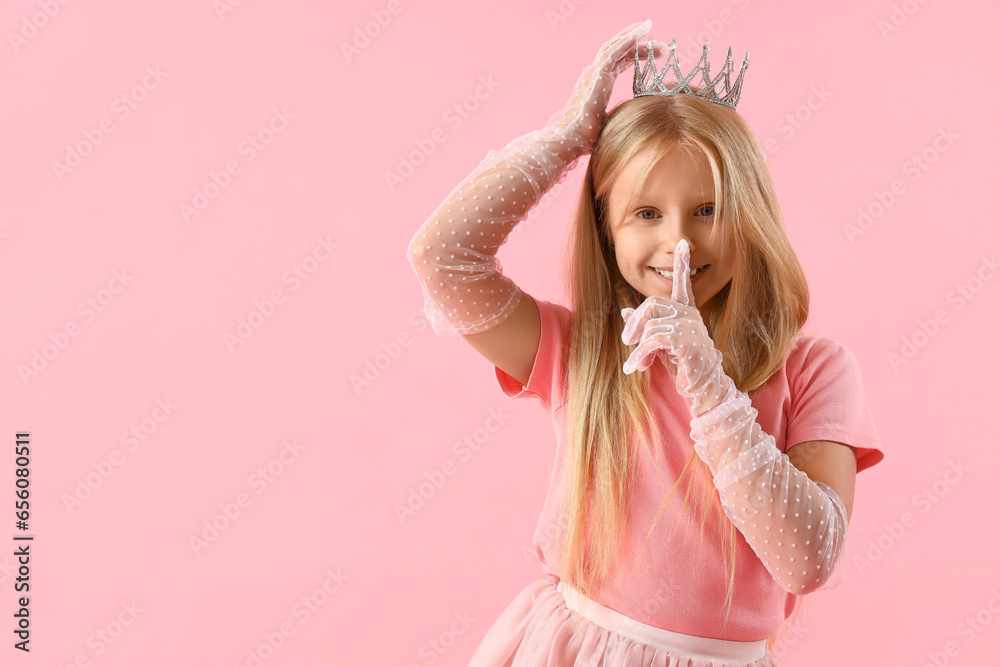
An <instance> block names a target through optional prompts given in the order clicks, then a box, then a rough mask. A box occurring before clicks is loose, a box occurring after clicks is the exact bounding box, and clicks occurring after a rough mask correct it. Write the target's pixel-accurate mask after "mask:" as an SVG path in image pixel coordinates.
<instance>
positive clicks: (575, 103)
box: [548, 19, 667, 153]
mask: <svg viewBox="0 0 1000 667" xmlns="http://www.w3.org/2000/svg"><path fill="white" fill-rule="evenodd" d="M652 27H653V21H652V19H646V20H645V21H643V22H642V23H634V24H632V25H630V26H629V27H627V28H625V29H624V30H622V31H621V32H619V33H618V34H617V35H615V36H614V37H612V38H611V39H610V40H609V41H608V42H607V43H606V44H605V45H604V46H602V47H601V50H600V51H599V52H598V54H597V57H596V58H595V59H594V62H593V64H591V65H590V66H588V67H587V68H586V69H584V70H583V73H582V74H581V75H580V79H579V80H578V81H577V83H576V88H575V89H574V90H573V96H572V97H571V98H570V101H569V103H568V104H567V105H566V107H565V108H563V109H562V110H560V111H558V112H557V113H555V114H553V116H552V117H551V118H550V119H549V122H548V125H549V126H550V127H555V128H557V129H560V130H565V131H566V132H567V133H568V134H569V133H571V135H575V136H572V138H573V139H575V140H578V141H579V143H580V144H581V146H583V145H584V144H585V145H586V146H585V147H586V149H587V151H586V152H588V153H589V152H590V149H591V148H593V145H594V142H595V141H597V135H598V134H599V133H600V131H601V125H602V124H603V123H604V118H605V113H606V112H607V108H608V100H609V99H610V98H611V91H612V89H613V88H614V84H615V80H616V79H617V78H618V75H619V74H621V73H622V72H623V71H624V70H625V69H627V68H628V67H629V66H632V65H633V63H634V53H633V50H634V48H635V45H636V42H638V41H639V40H640V39H641V38H642V37H644V36H645V35H646V34H648V33H649V31H650V29H651V28H652ZM666 52H667V44H666V43H664V42H654V43H653V57H654V58H659V57H661V56H663V55H664V54H665V53H666ZM648 53H649V45H648V43H641V44H639V58H640V59H642V60H644V59H645V58H646V57H647V56H648Z"/></svg>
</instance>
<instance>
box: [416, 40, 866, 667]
mask: <svg viewBox="0 0 1000 667" xmlns="http://www.w3.org/2000/svg"><path fill="white" fill-rule="evenodd" d="M651 27H652V22H651V21H646V22H644V23H641V24H635V25H632V26H629V27H628V28H626V29H625V30H623V31H621V32H620V33H618V34H617V35H616V36H615V37H614V38H612V39H611V40H610V41H609V42H608V43H607V44H605V45H604V47H602V49H601V50H600V52H599V54H598V56H597V59H596V60H595V62H594V63H593V64H592V65H591V66H590V67H588V68H586V69H585V70H584V71H583V74H582V75H581V77H580V80H579V81H578V83H577V87H576V89H575V91H574V95H573V97H572V99H571V100H570V102H569V104H568V105H567V106H566V107H565V108H564V109H562V110H561V111H559V112H558V113H556V114H555V115H553V116H552V118H551V119H550V120H549V122H548V123H547V124H546V126H545V128H544V129H543V130H541V131H537V132H531V133H529V134H527V135H525V136H523V137H520V138H518V139H515V140H514V141H513V142H511V143H510V144H508V145H507V146H506V147H505V148H504V149H503V150H502V151H500V152H499V153H498V152H496V151H491V152H490V153H489V155H488V156H487V158H486V160H484V161H483V163H482V164H480V165H479V167H477V168H476V169H475V170H474V171H473V173H472V174H471V175H470V176H469V178H468V179H466V180H465V181H464V182H463V183H461V184H459V186H458V187H457V188H456V189H455V190H454V191H453V192H452V193H451V195H450V196H449V197H448V198H447V199H446V200H445V202H444V203H443V204H442V205H441V206H440V207H439V208H438V209H437V210H436V211H435V212H434V214H433V215H431V217H430V218H429V219H428V220H427V222H426V223H424V225H423V226H422V227H421V228H420V230H419V231H418V232H417V233H416V235H415V236H414V237H413V240H412V241H411V243H410V246H409V249H408V258H409V260H410V262H411V263H412V265H413V268H414V269H415V271H416V273H417V275H418V276H419V277H420V280H421V282H422V285H423V293H424V305H425V312H426V314H427V317H428V319H429V321H430V322H431V324H432V326H433V328H434V330H435V332H436V333H437V334H438V335H441V336H444V335H454V334H461V335H462V336H463V337H464V338H465V340H467V341H468V342H469V343H470V344H471V345H472V346H473V347H474V348H475V349H476V350H478V351H479V352H480V353H481V354H482V355H483V356H484V357H486V358H487V359H488V360H489V361H491V362H492V363H493V364H494V365H495V367H496V368H495V372H496V377H497V380H498V382H499V383H500V386H501V388H502V390H503V391H504V393H505V394H506V395H508V396H511V397H523V396H531V397H533V398H535V399H538V400H539V402H540V403H541V405H542V406H543V407H544V409H545V410H546V411H547V412H548V413H549V414H550V416H551V418H552V423H553V426H554V428H555V431H556V435H557V445H556V465H555V468H554V470H553V474H552V478H551V483H550V486H549V491H548V496H547V498H546V501H545V505H544V508H543V510H542V516H541V518H540V519H539V524H538V529H537V531H536V533H535V540H534V546H535V553H536V554H537V555H538V557H539V559H540V560H541V562H542V565H543V571H544V573H545V577H544V578H542V579H540V580H538V581H536V582H534V583H532V584H530V585H529V586H527V587H526V588H525V589H524V590H523V591H522V592H521V593H520V594H519V595H518V596H517V597H516V598H515V599H514V600H513V602H511V603H510V605H509V606H508V607H507V609H506V610H505V611H504V612H503V613H502V614H501V615H500V617H499V619H497V620H496V622H495V623H494V624H493V626H492V627H491V628H490V630H489V631H488V632H487V634H486V637H485V638H484V639H483V641H482V643H481V645H480V646H479V649H478V650H477V652H476V653H475V655H474V657H473V658H472V662H471V663H470V664H472V665H476V666H500V665H506V666H524V667H536V666H540V665H551V666H555V665H581V664H583V665H592V666H594V667H597V666H598V665H614V666H625V665H630V666H631V665H644V666H647V665H648V666H651V665H658V666H666V667H719V666H720V665H726V666H737V665H739V666H748V667H749V666H752V667H775V666H776V665H777V662H776V661H775V657H774V655H773V654H772V652H771V650H772V648H773V646H774V640H775V637H776V636H777V632H778V630H779V629H780V628H781V626H782V625H783V623H785V621H786V619H788V618H789V616H790V615H791V614H792V611H793V610H794V609H795V608H796V606H797V605H796V603H797V601H798V600H799V599H800V598H801V597H802V596H805V595H807V594H809V593H812V592H814V591H816V590H820V589H824V588H830V587H833V586H835V585H837V583H839V578H837V579H836V580H835V579H834V578H833V577H832V575H833V574H834V571H835V570H836V569H837V567H838V565H839V566H840V569H841V572H842V570H843V565H842V563H841V562H840V561H841V559H840V557H841V554H842V553H843V550H844V540H845V537H846V531H847V526H848V521H849V519H850V516H851V512H852V506H853V500H854V484H855V477H856V475H857V473H858V472H860V471H861V470H864V469H866V468H869V467H871V466H873V465H875V464H876V463H878V462H879V461H881V460H882V458H883V456H884V453H883V452H882V449H881V448H880V444H879V439H878V435H877V432H876V430H875V425H874V423H873V421H872V417H871V414H870V411H869V408H868V404H867V401H866V400H865V397H864V393H863V388H862V379H861V373H860V367H859V364H858V361H857V358H856V357H855V355H854V354H853V352H851V351H850V349H848V348H847V347H845V346H844V345H842V344H840V343H838V342H836V341H833V340H831V339H829V338H823V337H817V336H811V335H806V334H803V333H802V332H801V328H802V326H803V324H804V323H805V321H806V318H807V316H808V312H809V294H808V288H807V285H806V281H805V277H804V275H803V272H802V268H801V266H800V265H799V262H798V260H797V259H796V257H795V253H794V251H793V249H792V247H791V245H790V243H789V241H788V238H787V236H786V234H785V231H784V228H783V226H782V223H781V218H780V214H779V208H778V204H777V200H776V197H775V194H774V190H773V188H772V184H771V179H770V175H769V173H768V170H767V166H766V163H765V159H764V155H763V154H762V153H761V150H760V147H759V145H758V143H757V141H756V139H755V138H754V136H753V134H752V132H751V130H750V128H749V126H748V125H747V124H746V122H745V121H744V120H743V118H742V117H741V116H740V115H739V114H738V113H737V112H736V104H737V103H738V101H739V94H740V89H741V87H742V82H743V75H744V72H745V70H746V68H747V66H748V60H745V61H744V64H743V68H742V69H741V71H740V73H739V76H738V77H737V78H736V80H735V82H732V81H730V78H729V73H730V70H731V65H730V62H729V58H727V60H726V66H727V67H726V68H724V71H723V72H722V74H720V75H719V76H718V77H716V79H715V80H714V81H713V80H711V76H710V73H709V68H708V65H707V50H708V45H707V44H706V47H705V52H704V54H703V56H702V61H701V62H700V63H699V66H698V68H696V69H697V70H698V71H700V72H701V74H702V82H703V85H701V86H700V87H694V86H690V85H689V81H690V80H691V78H692V77H693V75H694V74H695V70H692V72H691V74H690V75H689V76H687V77H682V76H681V73H680V71H679V69H678V68H677V65H676V54H675V42H672V43H671V44H670V45H669V58H668V60H667V63H668V65H670V68H671V71H672V72H673V74H674V78H675V79H677V81H676V85H673V84H674V83H675V82H671V85H669V86H668V85H667V84H664V83H663V80H662V79H663V74H665V73H666V70H667V65H664V68H663V70H661V71H660V72H659V73H657V71H656V67H655V59H656V58H657V57H659V56H662V55H665V54H667V52H668V46H667V45H666V44H664V43H662V42H652V41H650V42H649V43H648V44H640V43H639V40H640V38H642V37H643V36H644V35H646V34H647V33H648V32H649V30H650V28H651ZM643 59H645V60H646V66H645V67H644V68H643V70H642V72H640V69H639V63H640V61H641V60H643ZM631 64H634V66H635V79H634V83H633V93H634V98H633V99H630V100H626V101H625V102H623V103H621V104H620V105H618V106H617V107H616V108H615V109H614V110H613V111H612V112H611V113H610V114H607V115H606V113H607V112H606V110H607V104H608V99H609V97H610V95H611V91H612V86H613V84H614V82H615V79H616V77H617V76H618V74H619V73H621V72H622V71H623V70H624V69H625V68H626V67H628V66H629V65H631ZM650 74H651V75H650ZM723 75H724V76H725V79H724V85H723V83H722V82H723ZM588 154H589V155H590V159H589V164H588V165H587V173H586V178H585V183H584V186H583V189H582V192H581V195H580V200H579V205H578V208H577V211H576V215H575V220H574V228H573V234H572V244H571V249H570V255H569V257H568V261H569V264H568V268H569V271H568V284H569V293H570V300H571V307H570V308H567V307H564V306H562V305H559V304H555V303H551V302H548V301H545V300H541V299H535V298H534V297H530V296H528V295H526V294H524V293H523V291H522V290H521V289H520V288H518V286H517V285H515V284H514V282H513V281H511V280H510V278H508V277H506V276H505V275H503V273H502V271H501V266H500V263H499V261H498V260H497V259H496V253H497V250H498V249H499V247H500V246H501V245H502V244H503V243H504V242H505V241H506V239H507V237H508V235H509V234H510V232H511V230H512V229H513V228H514V226H515V225H517V224H518V222H520V221H521V220H524V219H525V217H526V216H527V214H528V212H529V211H530V210H531V209H532V207H533V206H535V204H536V203H537V202H538V201H539V199H540V198H541V197H542V196H543V195H544V194H545V193H546V192H547V191H548V190H549V189H550V188H552V187H553V186H554V185H555V184H556V183H560V182H562V180H563V179H564V178H565V174H566V173H567V172H568V171H569V169H571V168H572V167H573V166H575V165H576V163H577V161H578V159H579V158H580V157H582V156H584V155H588ZM539 256H540V258H541V259H542V261H548V257H549V256H550V253H549V252H544V253H540V255H539ZM632 346H634V347H632ZM678 491H683V492H684V497H683V500H680V497H679V495H677V492H678ZM692 491H697V493H695V494H694V499H693V500H692V498H691V492H692ZM696 510H697V511H696ZM661 515H662V516H661ZM661 519H662V520H661ZM668 528H669V530H668ZM706 535H708V536H709V537H710V538H714V539H708V540H705V539H704V538H705V536H706Z"/></svg>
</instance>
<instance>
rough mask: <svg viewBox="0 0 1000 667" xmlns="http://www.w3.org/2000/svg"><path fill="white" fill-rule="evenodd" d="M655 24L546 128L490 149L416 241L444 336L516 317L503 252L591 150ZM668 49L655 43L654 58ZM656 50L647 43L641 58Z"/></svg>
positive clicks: (616, 44) (583, 81)
mask: <svg viewBox="0 0 1000 667" xmlns="http://www.w3.org/2000/svg"><path fill="white" fill-rule="evenodd" d="M651 27H652V22H651V21H646V22H644V23H637V24H635V25H632V26H629V27H628V28H626V29H624V30H622V31H621V32H619V33H618V34H617V35H615V37H614V38H612V39H611V40H610V41H609V42H608V43H607V44H605V45H604V46H603V47H602V48H601V50H600V52H599V53H598V56H597V58H596V59H595V61H594V63H593V64H591V65H590V66H588V67H587V68H586V69H584V70H583V73H582V74H581V75H580V78H579V80H578V81H577V84H576V87H575V89H574V91H573V96H572V98H571V99H570V101H569V103H568V104H567V105H566V106H565V107H564V108H563V109H562V110H560V111H559V112H557V113H555V114H553V115H552V117H551V118H550V119H549V121H548V123H547V124H546V126H545V128H544V129H542V130H538V131H534V132H529V133H528V134H526V135H524V136H521V137H518V138H517V139H514V140H513V141H511V142H510V143H509V144H507V146H505V147H504V148H503V149H501V150H500V151H495V150H494V151H490V152H489V154H488V155H487V156H486V158H485V159H484V160H483V161H482V163H480V165H479V166H478V167H476V169H475V170H473V172H472V174H470V175H469V176H468V177H467V178H466V179H465V181H463V182H462V183H460V184H459V185H458V187H456V188H455V190H454V191H452V193H451V194H450V195H449V196H448V197H447V198H446V199H445V201H444V203H442V204H441V205H440V206H439V207H438V208H437V210H436V211H434V213H433V214H432V215H431V217H430V218H429V219H428V220H427V222H425V223H424V224H423V226H422V227H421V228H420V229H419V230H418V231H417V233H416V235H414V237H413V239H412V240H411V242H410V246H409V248H408V249H407V257H408V259H409V260H410V264H411V265H412V266H413V268H414V270H415V271H416V273H417V276H418V277H419V278H420V281H421V284H422V286H423V292H424V312H425V314H426V316H427V319H428V321H429V322H430V323H431V326H432V328H433V329H434V331H435V333H436V334H437V335H439V336H447V335H455V334H473V333H478V332H481V331H486V330H487V329H490V328H492V327H494V326H496V325H497V324H499V323H500V322H502V321H503V320H504V319H506V318H507V317H508V316H510V315H511V313H513V312H514V310H515V308H516V307H517V304H518V302H519V301H520V296H521V290H520V289H519V288H518V287H517V285H516V284H514V282H513V281H511V280H510V279H509V278H507V277H506V276H504V275H503V271H502V267H501V264H500V261H499V260H498V259H497V258H496V253H497V251H498V250H499V249H500V246H501V245H503V244H504V242H506V240H507V237H508V235H509V234H510V232H511V231H512V230H513V229H514V227H515V225H517V224H518V223H519V222H521V221H522V220H524V219H525V218H526V217H527V215H528V212H529V211H530V210H531V209H532V208H533V207H534V206H535V205H536V204H537V203H538V201H539V200H540V199H541V198H542V196H543V195H545V193H546V192H548V191H549V190H550V189H551V188H552V187H554V186H555V185H556V184H558V183H561V182H562V181H564V180H565V178H566V175H567V174H568V172H569V171H570V170H571V169H572V168H573V167H575V166H576V164H577V162H578V160H579V158H580V157H581V156H583V155H587V154H589V153H590V152H591V150H592V148H593V144H594V141H595V140H596V139H597V136H598V133H599V132H600V128H601V124H602V123H603V122H604V118H605V113H606V110H607V104H608V99H609V98H610V96H611V91H612V87H613V84H614V82H615V79H616V78H617V76H618V74H620V73H621V72H622V71H623V70H624V69H625V68H626V67H628V66H630V65H631V64H632V63H633V47H634V45H635V44H636V42H637V41H638V40H639V39H640V38H642V37H643V36H644V35H645V34H646V33H648V32H649V29H650V28H651ZM666 48H667V47H666V44H664V43H663V42H658V43H655V42H654V49H653V50H654V56H660V55H663V54H664V53H666ZM648 50H649V47H648V45H647V44H640V45H639V54H640V58H641V57H645V55H646V54H647V53H648Z"/></svg>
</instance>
